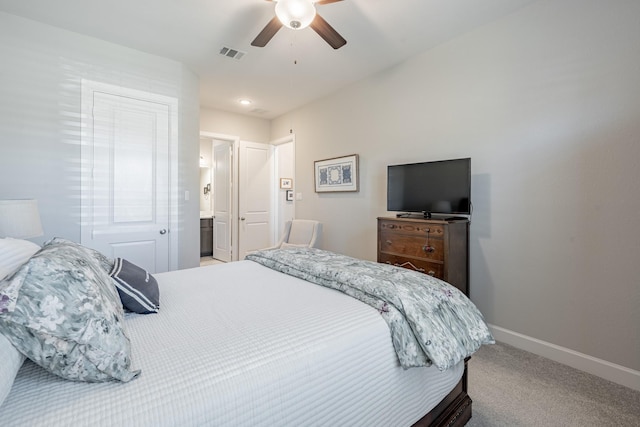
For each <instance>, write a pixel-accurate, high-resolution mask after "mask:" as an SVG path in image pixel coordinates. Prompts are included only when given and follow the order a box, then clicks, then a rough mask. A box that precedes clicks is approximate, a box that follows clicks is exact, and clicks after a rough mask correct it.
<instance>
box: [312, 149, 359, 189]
mask: <svg viewBox="0 0 640 427" xmlns="http://www.w3.org/2000/svg"><path fill="white" fill-rule="evenodd" d="M313 170H314V175H315V176H314V181H315V187H316V193H329V192H339V191H340V192H342V191H359V187H358V155H357V154H350V155H348V156H342V157H334V158H332V159H324V160H317V161H315V162H313Z"/></svg>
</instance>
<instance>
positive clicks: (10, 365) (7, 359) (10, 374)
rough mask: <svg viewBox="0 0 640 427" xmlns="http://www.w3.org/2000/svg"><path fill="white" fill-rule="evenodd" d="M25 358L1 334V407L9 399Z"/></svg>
mask: <svg viewBox="0 0 640 427" xmlns="http://www.w3.org/2000/svg"><path fill="white" fill-rule="evenodd" d="M24 359H25V357H24V356H23V355H22V353H20V352H19V351H18V350H16V348H15V347H14V346H13V344H11V343H10V342H9V340H8V339H6V338H5V336H4V335H2V334H1V333H0V361H1V363H0V406H2V402H4V399H6V398H7V396H8V395H9V392H10V391H11V386H12V385H13V380H14V379H15V378H16V375H17V374H18V370H20V366H22V363H23V362H24Z"/></svg>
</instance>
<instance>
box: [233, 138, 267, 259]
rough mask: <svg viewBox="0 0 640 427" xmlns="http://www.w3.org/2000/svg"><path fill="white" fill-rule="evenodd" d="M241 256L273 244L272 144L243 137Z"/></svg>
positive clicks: (240, 205)
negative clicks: (251, 140)
mask: <svg viewBox="0 0 640 427" xmlns="http://www.w3.org/2000/svg"><path fill="white" fill-rule="evenodd" d="M239 162H240V171H239V175H240V176H239V182H240V188H239V212H238V214H239V217H240V218H239V230H238V231H239V238H238V243H239V245H238V246H239V247H238V259H244V257H245V255H246V254H247V252H248V251H252V250H256V249H262V248H266V247H268V246H270V245H271V244H272V241H271V226H272V222H273V219H272V206H271V200H272V198H271V195H272V188H273V185H272V170H273V169H272V168H273V165H272V146H271V145H269V144H259V143H255V142H247V141H240V159H239Z"/></svg>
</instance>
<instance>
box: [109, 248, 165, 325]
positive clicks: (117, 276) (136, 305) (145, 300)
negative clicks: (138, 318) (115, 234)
mask: <svg viewBox="0 0 640 427" xmlns="http://www.w3.org/2000/svg"><path fill="white" fill-rule="evenodd" d="M110 275H111V277H112V278H113V282H114V283H115V285H116V289H118V294H119V295H120V300H121V301H122V305H123V306H124V308H125V309H126V310H128V311H133V312H134V313H140V314H150V313H157V312H158V310H159V309H160V289H158V282H157V281H156V279H155V277H153V276H152V275H151V274H149V273H148V272H147V271H146V270H145V269H143V268H141V267H138V266H137V265H135V264H133V263H131V262H129V261H127V260H126V259H123V258H116V259H115V260H114V262H113V269H112V270H111V273H110Z"/></svg>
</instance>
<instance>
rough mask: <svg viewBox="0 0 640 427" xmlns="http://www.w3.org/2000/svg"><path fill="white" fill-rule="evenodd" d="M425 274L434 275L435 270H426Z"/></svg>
mask: <svg viewBox="0 0 640 427" xmlns="http://www.w3.org/2000/svg"><path fill="white" fill-rule="evenodd" d="M422 271H424V270H422ZM427 274H428V275H429V276H435V275H436V272H435V271H433V270H429V272H428V273H427Z"/></svg>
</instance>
